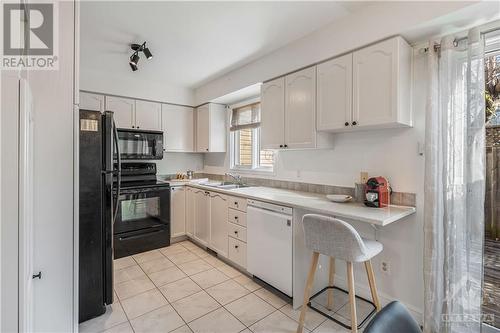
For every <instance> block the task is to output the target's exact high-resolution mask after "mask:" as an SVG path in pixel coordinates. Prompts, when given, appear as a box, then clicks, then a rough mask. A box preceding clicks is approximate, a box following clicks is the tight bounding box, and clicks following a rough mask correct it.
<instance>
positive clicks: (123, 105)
mask: <svg viewBox="0 0 500 333" xmlns="http://www.w3.org/2000/svg"><path fill="white" fill-rule="evenodd" d="M105 100H106V111H113V113H114V120H115V123H116V127H118V128H135V119H134V116H135V100H133V99H130V98H123V97H113V96H106V99H105Z"/></svg>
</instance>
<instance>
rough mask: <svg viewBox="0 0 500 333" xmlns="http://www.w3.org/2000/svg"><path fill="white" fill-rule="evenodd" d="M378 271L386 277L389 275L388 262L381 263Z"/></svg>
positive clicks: (389, 266) (389, 267)
mask: <svg viewBox="0 0 500 333" xmlns="http://www.w3.org/2000/svg"><path fill="white" fill-rule="evenodd" d="M380 270H381V271H382V273H384V274H386V275H391V264H390V263H389V262H388V261H381V262H380Z"/></svg>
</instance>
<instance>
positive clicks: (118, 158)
mask: <svg viewBox="0 0 500 333" xmlns="http://www.w3.org/2000/svg"><path fill="white" fill-rule="evenodd" d="M113 139H114V140H113V141H114V144H115V148H116V161H117V163H116V164H117V167H118V168H117V170H116V200H115V202H114V205H115V207H114V209H113V224H114V222H115V220H116V216H117V215H118V200H119V198H120V190H121V182H122V158H121V156H120V147H119V145H118V130H117V128H116V123H115V120H114V119H113Z"/></svg>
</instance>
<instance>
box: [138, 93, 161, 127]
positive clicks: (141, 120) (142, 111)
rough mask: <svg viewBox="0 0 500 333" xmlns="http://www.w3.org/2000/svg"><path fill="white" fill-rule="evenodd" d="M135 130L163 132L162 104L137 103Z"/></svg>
mask: <svg viewBox="0 0 500 333" xmlns="http://www.w3.org/2000/svg"><path fill="white" fill-rule="evenodd" d="M135 128H139V129H144V130H152V131H161V104H160V103H156V102H149V101H140V100H137V101H135Z"/></svg>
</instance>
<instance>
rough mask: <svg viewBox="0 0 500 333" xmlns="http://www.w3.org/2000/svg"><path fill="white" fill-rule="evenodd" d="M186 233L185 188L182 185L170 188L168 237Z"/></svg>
mask: <svg viewBox="0 0 500 333" xmlns="http://www.w3.org/2000/svg"><path fill="white" fill-rule="evenodd" d="M185 234H186V189H185V188H184V186H172V187H171V188H170V237H171V238H172V237H179V236H184V235H185Z"/></svg>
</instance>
